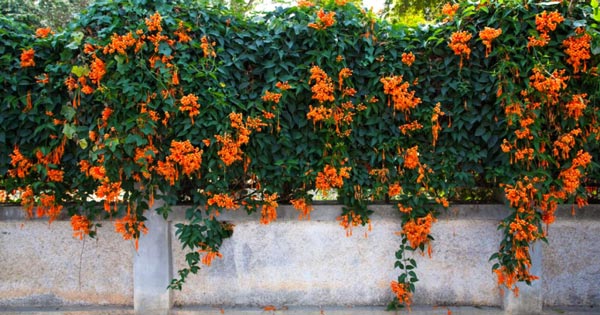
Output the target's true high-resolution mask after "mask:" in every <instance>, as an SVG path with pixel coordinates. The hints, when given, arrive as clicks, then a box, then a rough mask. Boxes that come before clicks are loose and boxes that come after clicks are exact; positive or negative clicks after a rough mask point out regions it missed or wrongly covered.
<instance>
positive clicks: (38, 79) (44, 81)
mask: <svg viewBox="0 0 600 315" xmlns="http://www.w3.org/2000/svg"><path fill="white" fill-rule="evenodd" d="M35 82H36V83H40V84H48V82H50V77H48V74H47V73H42V74H41V75H40V76H38V77H36V78H35Z"/></svg>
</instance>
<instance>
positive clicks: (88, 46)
mask: <svg viewBox="0 0 600 315" xmlns="http://www.w3.org/2000/svg"><path fill="white" fill-rule="evenodd" d="M95 51H96V47H94V45H92V44H89V43H85V44H84V45H83V52H84V53H85V54H88V55H89V54H93V53H94V52H95Z"/></svg>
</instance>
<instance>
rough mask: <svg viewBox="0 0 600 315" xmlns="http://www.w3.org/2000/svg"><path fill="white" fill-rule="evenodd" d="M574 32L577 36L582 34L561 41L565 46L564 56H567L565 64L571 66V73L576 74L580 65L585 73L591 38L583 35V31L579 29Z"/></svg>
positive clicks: (585, 34)
mask: <svg viewBox="0 0 600 315" xmlns="http://www.w3.org/2000/svg"><path fill="white" fill-rule="evenodd" d="M575 32H576V33H577V34H582V33H584V34H583V35H577V36H571V37H568V38H567V39H565V40H563V42H562V44H563V46H565V54H567V55H568V56H569V58H567V63H568V64H570V65H571V66H573V73H578V72H579V71H580V67H581V65H582V64H583V71H584V72H585V71H586V70H587V63H586V60H589V59H590V58H591V55H590V46H591V41H592V36H590V34H588V33H585V29H584V28H581V27H580V28H577V30H576V31H575Z"/></svg>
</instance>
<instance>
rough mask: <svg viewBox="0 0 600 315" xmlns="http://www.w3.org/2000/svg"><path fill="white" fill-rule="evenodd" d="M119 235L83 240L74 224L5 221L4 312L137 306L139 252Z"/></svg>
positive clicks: (0, 255)
mask: <svg viewBox="0 0 600 315" xmlns="http://www.w3.org/2000/svg"><path fill="white" fill-rule="evenodd" d="M0 211H1V210H0ZM17 218H18V217H17ZM17 218H15V219H17ZM113 230H114V229H113V227H112V224H111V223H110V222H103V227H102V228H100V229H99V230H98V234H99V236H98V238H97V239H89V238H88V239H86V240H85V241H80V240H79V239H75V238H73V236H72V232H71V225H70V222H68V221H55V222H53V223H52V224H50V225H48V223H47V222H46V221H42V220H32V221H25V220H23V219H17V220H5V221H0V307H9V306H10V307H17V306H54V305H56V306H65V305H90V304H94V305H109V304H110V305H112V304H120V305H132V298H133V281H132V269H133V254H134V250H132V244H131V243H127V242H123V240H122V239H121V237H120V236H119V235H117V234H116V233H114V232H113Z"/></svg>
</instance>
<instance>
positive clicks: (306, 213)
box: [290, 198, 313, 220]
mask: <svg viewBox="0 0 600 315" xmlns="http://www.w3.org/2000/svg"><path fill="white" fill-rule="evenodd" d="M306 201H307V200H306V199H304V198H300V199H292V200H290V202H291V203H292V206H294V209H296V210H298V211H299V212H300V214H299V215H298V220H302V219H304V218H306V219H307V220H310V213H311V212H312V211H313V206H312V205H311V204H309V203H307V202H306Z"/></svg>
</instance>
